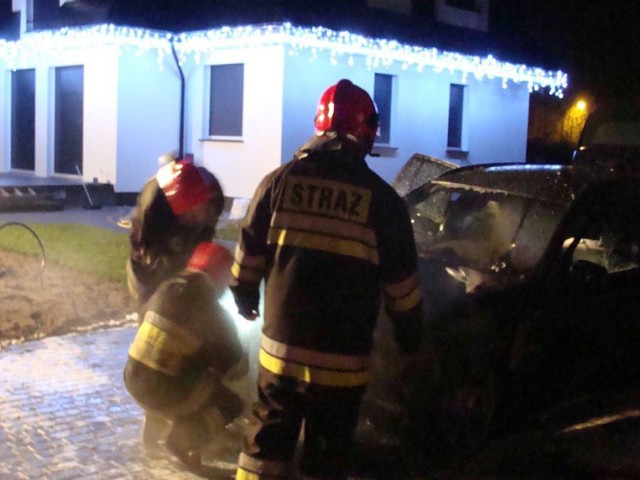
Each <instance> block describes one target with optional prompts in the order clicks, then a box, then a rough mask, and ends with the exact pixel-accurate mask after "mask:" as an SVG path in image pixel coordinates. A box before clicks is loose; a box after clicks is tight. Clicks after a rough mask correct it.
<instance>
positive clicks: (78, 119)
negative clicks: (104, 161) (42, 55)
mask: <svg viewBox="0 0 640 480" xmlns="http://www.w3.org/2000/svg"><path fill="white" fill-rule="evenodd" d="M83 107H84V67H82V66H71V67H58V68H56V71H55V140H54V143H55V153H54V172H55V173H64V174H73V175H78V174H80V173H81V172H82V131H83Z"/></svg>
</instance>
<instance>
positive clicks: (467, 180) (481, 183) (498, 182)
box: [431, 163, 575, 204]
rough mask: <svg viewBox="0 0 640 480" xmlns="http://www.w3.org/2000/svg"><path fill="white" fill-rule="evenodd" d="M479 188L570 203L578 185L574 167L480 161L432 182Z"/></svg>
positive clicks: (449, 172)
mask: <svg viewBox="0 0 640 480" xmlns="http://www.w3.org/2000/svg"><path fill="white" fill-rule="evenodd" d="M431 183H432V184H441V185H443V184H446V185H448V186H457V187H460V188H470V189H473V190H478V191H486V192H495V193H508V194H511V195H518V196H523V197H531V198H538V199H541V200H546V201H550V202H555V203H564V204H568V203H570V202H571V200H572V199H573V198H574V193H575V188H574V185H573V183H574V182H573V181H572V176H571V167H569V166H566V165H542V164H523V163H503V164H481V165H471V166H466V167H460V168H456V169H455V170H450V171H448V172H445V173H444V174H442V175H440V176H439V177H437V178H436V179H434V180H432V181H431Z"/></svg>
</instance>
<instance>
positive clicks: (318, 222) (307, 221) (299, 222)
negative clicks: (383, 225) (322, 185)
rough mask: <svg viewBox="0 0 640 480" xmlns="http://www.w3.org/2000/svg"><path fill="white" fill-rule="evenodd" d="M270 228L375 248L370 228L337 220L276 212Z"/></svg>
mask: <svg viewBox="0 0 640 480" xmlns="http://www.w3.org/2000/svg"><path fill="white" fill-rule="evenodd" d="M271 227H273V228H279V229H283V230H286V229H289V230H303V231H306V232H313V233H318V234H324V235H328V236H331V237H340V238H346V239H349V240H356V241H359V242H362V243H364V244H367V245H369V246H371V247H376V246H377V241H376V234H375V232H374V231H373V230H372V229H371V228H369V227H367V226H366V225H361V224H358V223H354V222H350V221H346V220H341V219H339V218H329V217H324V216H318V215H309V214H303V213H292V212H276V213H275V215H274V216H273V219H272V221H271Z"/></svg>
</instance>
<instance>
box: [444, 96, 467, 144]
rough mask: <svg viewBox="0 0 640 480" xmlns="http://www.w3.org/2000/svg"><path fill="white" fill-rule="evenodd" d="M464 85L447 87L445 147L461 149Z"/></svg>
mask: <svg viewBox="0 0 640 480" xmlns="http://www.w3.org/2000/svg"><path fill="white" fill-rule="evenodd" d="M464 88H465V87H464V85H456V84H451V86H450V87H449V133H448V135H447V147H449V148H456V149H462V115H463V108H464Z"/></svg>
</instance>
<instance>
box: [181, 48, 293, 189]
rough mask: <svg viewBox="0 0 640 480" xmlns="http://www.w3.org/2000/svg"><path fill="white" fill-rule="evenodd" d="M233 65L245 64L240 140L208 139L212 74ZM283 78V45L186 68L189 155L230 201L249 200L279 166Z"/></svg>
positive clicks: (224, 53) (224, 54)
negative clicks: (216, 68) (216, 181)
mask: <svg viewBox="0 0 640 480" xmlns="http://www.w3.org/2000/svg"><path fill="white" fill-rule="evenodd" d="M234 63H243V64H244V99H243V123H242V138H241V139H233V140H221V139H215V138H209V136H208V125H209V123H208V115H209V110H208V101H209V94H208V86H209V84H208V75H209V68H210V66H211V65H224V64H234ZM283 72H284V47H283V46H280V45H278V46H263V47H258V48H246V49H230V50H220V51H217V52H215V53H214V54H212V55H211V56H207V57H203V58H202V59H201V60H200V62H199V64H197V65H194V64H190V65H188V66H186V67H185V75H186V77H187V84H188V98H189V104H188V108H187V117H188V118H189V122H190V124H189V126H188V130H187V134H188V135H187V136H188V142H187V150H188V151H191V152H192V153H193V154H194V158H195V161H196V163H198V164H202V165H204V166H205V167H207V168H208V169H209V170H210V171H211V172H213V173H214V174H215V175H216V176H217V177H218V179H219V181H220V183H221V185H222V188H223V189H224V193H225V195H226V196H227V197H240V198H248V197H251V196H252V195H253V192H254V190H255V188H256V186H257V185H258V183H259V182H260V180H261V179H262V177H264V176H265V175H266V174H267V173H269V172H270V171H271V170H273V169H274V168H276V167H278V166H279V165H280V164H281V152H282V128H283V123H282V105H283V101H284V100H283V86H282V85H283ZM287 95H288V94H287Z"/></svg>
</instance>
